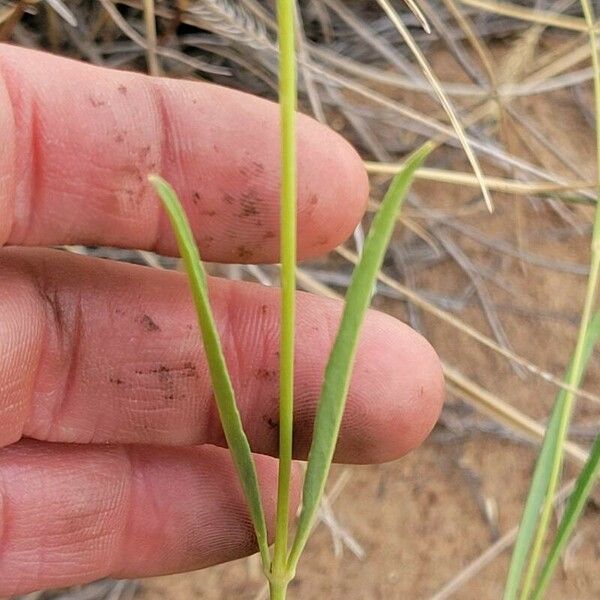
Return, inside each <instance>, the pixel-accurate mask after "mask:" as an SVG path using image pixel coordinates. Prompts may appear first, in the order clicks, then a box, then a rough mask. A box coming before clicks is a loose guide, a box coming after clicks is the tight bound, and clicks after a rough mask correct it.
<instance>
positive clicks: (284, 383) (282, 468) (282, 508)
mask: <svg viewBox="0 0 600 600" xmlns="http://www.w3.org/2000/svg"><path fill="white" fill-rule="evenodd" d="M294 20H295V13H294V2H293V0H277V21H278V29H279V106H280V118H281V123H280V129H281V204H280V211H281V212H280V235H281V343H280V350H279V352H280V355H279V368H280V379H279V382H280V383H279V386H280V387H279V476H278V482H277V525H276V531H275V549H274V554H273V564H272V567H271V575H272V578H271V581H272V586H273V585H276V586H278V587H276V588H272V590H274V591H275V593H277V594H278V595H277V596H272V598H284V597H285V588H286V587H287V581H288V578H287V549H288V527H289V523H288V520H289V499H290V477H291V470H292V435H293V412H294V327H295V316H296V315H295V294H296V60H295V42H294V37H295V36H294ZM283 581H285V585H283V584H282V582H283ZM282 586H283V587H282Z"/></svg>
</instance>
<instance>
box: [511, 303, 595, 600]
mask: <svg viewBox="0 0 600 600" xmlns="http://www.w3.org/2000/svg"><path fill="white" fill-rule="evenodd" d="M599 337H600V313H598V314H596V315H595V316H594V318H593V319H592V320H591V321H590V324H589V327H588V330H587V335H586V339H585V347H584V355H583V364H584V369H583V370H582V373H581V377H580V379H581V378H582V377H583V375H584V373H585V366H586V365H587V363H588V362H589V360H590V357H591V355H592V351H593V349H594V346H595V344H596V342H597V341H598V338H599ZM571 369H572V365H569V368H568V370H567V374H566V379H568V378H569V375H570V372H571ZM577 385H579V381H578V382H577ZM566 393H567V392H566V390H560V391H559V393H558V394H557V396H556V400H555V403H554V408H553V409H552V414H551V416H550V420H549V422H548V427H547V429H546V434H545V435H544V440H543V442H542V447H541V450H540V453H539V455H538V458H537V461H536V466H535V470H534V473H533V477H532V480H531V485H530V488H529V493H528V495H527V500H526V502H525V508H524V509H523V515H522V517H521V522H520V524H519V534H518V536H517V541H516V543H515V547H514V550H513V554H512V558H511V562H510V567H509V571H508V576H507V580H506V586H505V588H504V600H514V599H515V598H516V597H517V594H518V591H519V584H520V582H521V578H522V575H523V570H524V569H525V565H526V562H527V556H528V552H529V549H530V548H531V543H532V540H533V536H534V534H535V528H536V525H537V522H538V518H539V513H540V510H541V508H542V504H543V502H544V498H545V497H546V493H547V491H548V483H549V481H550V474H551V470H552V448H553V447H554V445H555V444H556V443H557V440H558V426H559V422H560V412H561V406H562V403H563V401H564V398H565V395H566Z"/></svg>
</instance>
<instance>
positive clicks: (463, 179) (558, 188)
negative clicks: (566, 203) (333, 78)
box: [365, 161, 596, 202]
mask: <svg viewBox="0 0 600 600" xmlns="http://www.w3.org/2000/svg"><path fill="white" fill-rule="evenodd" d="M365 167H366V169H367V171H368V172H369V173H380V174H384V175H393V174H395V173H397V172H398V171H399V170H400V168H401V167H402V165H401V164H400V163H383V162H372V161H366V162H365ZM416 177H417V179H424V180H426V181H437V182H438V183H451V184H455V185H462V186H464V185H466V186H469V187H479V181H478V180H477V178H476V177H475V176H474V175H472V174H471V173H464V172H461V171H455V170H449V169H434V168H431V167H423V168H421V169H419V170H418V171H417V174H416ZM485 183H486V185H487V187H488V188H489V189H490V190H494V191H497V192H504V193H507V194H518V195H524V196H530V195H543V194H560V193H566V192H577V191H580V190H591V189H594V188H595V187H596V182H595V181H567V182H565V183H551V182H546V181H532V182H529V181H516V180H514V179H508V178H505V177H492V176H488V175H486V176H485ZM571 199H573V196H569V197H567V198H566V200H571ZM582 201H585V202H589V200H588V199H587V198H584V197H582Z"/></svg>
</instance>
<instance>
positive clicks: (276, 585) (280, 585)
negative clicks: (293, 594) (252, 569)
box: [269, 580, 289, 600]
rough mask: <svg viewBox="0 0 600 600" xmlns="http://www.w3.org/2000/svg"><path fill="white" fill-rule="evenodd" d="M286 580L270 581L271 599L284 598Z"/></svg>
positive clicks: (286, 585)
mask: <svg viewBox="0 0 600 600" xmlns="http://www.w3.org/2000/svg"><path fill="white" fill-rule="evenodd" d="M288 583H289V582H288V581H286V580H284V581H270V582H269V596H270V599H271V600H285V597H286V593H287V587H288Z"/></svg>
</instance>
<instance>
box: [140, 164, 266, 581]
mask: <svg viewBox="0 0 600 600" xmlns="http://www.w3.org/2000/svg"><path fill="white" fill-rule="evenodd" d="M148 179H149V181H150V183H151V184H152V185H153V186H154V189H155V190H156V192H157V194H158V196H159V197H160V199H161V201H162V203H163V206H164V208H165V210H166V211H167V214H168V215H169V220H170V221H171V225H172V227H173V230H174V232H175V237H176V238H177V245H178V247H179V252H180V254H181V258H182V259H183V263H184V265H185V270H186V272H187V276H188V279H189V283H190V288H191V292H192V297H193V300H194V305H195V308H196V314H197V316H198V325H199V327H200V332H201V334H202V341H203V344H204V351H205V353H206V361H207V363H208V368H209V371H210V377H211V382H212V386H213V390H214V394H215V399H216V403H217V409H218V411H219V417H220V419H221V424H222V426H223V431H224V433H225V438H226V439H227V445H228V446H229V450H230V452H231V455H232V457H233V461H234V463H235V466H236V469H237V471H238V474H239V477H240V482H241V484H242V488H243V490H244V494H245V496H246V501H247V502H248V506H249V509H250V516H251V518H252V522H253V524H254V529H255V532H256V539H257V541H258V546H259V549H260V554H261V559H262V562H263V567H264V569H265V571H266V570H267V569H268V568H269V566H270V560H271V559H270V553H269V545H268V541H267V527H266V523H265V516H264V512H263V508H262V502H261V498H260V492H259V486H258V479H257V476H256V468H255V465H254V460H253V458H252V454H251V451H250V444H249V443H248V438H247V437H246V434H245V433H244V429H243V427H242V420H241V418H240V413H239V411H238V409H237V405H236V402H235V393H234V390H233V386H232V384H231V377H230V376H229V371H228V369H227V364H226V362H225V357H224V355H223V349H222V347H221V341H220V338H219V333H218V331H217V327H216V325H215V320H214V317H213V314H212V311H211V308H210V301H209V297H208V286H207V283H206V273H205V271H204V266H203V265H202V261H201V259H200V253H199V251H198V246H197V245H196V241H195V240H194V235H193V234H192V230H191V227H190V224H189V222H188V220H187V217H186V215H185V212H184V210H183V207H182V206H181V203H180V202H179V199H178V198H177V194H176V193H175V190H174V189H173V188H172V187H171V186H170V185H169V184H168V183H167V182H166V181H165V180H164V179H162V178H161V177H159V176H158V175H151V176H150V177H149V178H148Z"/></svg>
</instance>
